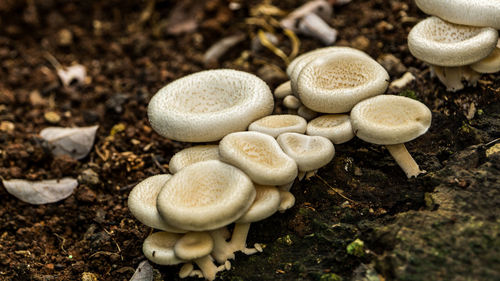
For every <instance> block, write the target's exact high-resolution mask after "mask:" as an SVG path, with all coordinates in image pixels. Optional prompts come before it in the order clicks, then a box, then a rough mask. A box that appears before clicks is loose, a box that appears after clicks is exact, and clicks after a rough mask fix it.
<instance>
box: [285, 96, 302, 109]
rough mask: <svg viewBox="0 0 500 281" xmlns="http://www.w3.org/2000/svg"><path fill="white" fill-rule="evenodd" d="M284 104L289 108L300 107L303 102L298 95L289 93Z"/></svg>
mask: <svg viewBox="0 0 500 281" xmlns="http://www.w3.org/2000/svg"><path fill="white" fill-rule="evenodd" d="M283 105H284V106H285V107H286V108H288V109H299V108H300V106H302V103H301V102H300V100H299V99H298V98H297V97H296V96H294V95H288V96H286V97H285V98H284V99H283Z"/></svg>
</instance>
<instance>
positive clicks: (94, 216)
mask: <svg viewBox="0 0 500 281" xmlns="http://www.w3.org/2000/svg"><path fill="white" fill-rule="evenodd" d="M303 2H305V1H297V0H286V1H265V0H263V1H257V0H256V1H233V4H232V5H230V3H229V2H228V1H223V0H208V1H194V0H191V1H188V0H184V1H161V0H158V1H117V0H112V1H63V0H47V1H36V0H26V1H16V0H2V1H0V121H1V122H2V127H1V128H0V177H1V178H3V179H14V178H23V179H29V180H41V179H52V178H60V177H63V176H72V177H74V178H78V180H79V183H80V184H79V186H78V188H77V190H76V191H75V193H74V194H73V195H72V196H70V197H69V198H67V199H65V200H63V201H61V202H58V203H54V204H47V205H29V204H26V203H23V202H21V201H19V200H17V199H16V198H15V197H13V196H11V195H10V194H8V193H7V192H6V191H5V189H4V188H3V186H2V187H1V188H0V202H1V204H0V280H84V281H88V280H129V279H130V277H131V276H132V274H133V273H134V270H135V268H136V267H137V265H138V264H139V263H140V262H141V261H143V260H144V259H145V257H144V256H143V255H142V252H141V246H142V242H143V240H144V239H145V238H146V237H147V235H148V234H149V233H151V231H152V229H150V228H148V227H146V226H144V225H142V224H141V223H140V222H138V221H137V220H136V219H134V218H133V217H132V216H131V214H130V213H129V211H128V209H127V205H126V202H127V197H128V193H129V192H130V190H131V188H132V187H133V186H134V185H135V184H137V183H138V182H140V181H141V180H143V179H145V178H146V177H148V176H152V175H156V174H160V173H164V172H165V171H166V170H167V168H168V162H169V160H170V158H171V157H172V155H173V154H174V153H175V152H177V151H179V150H180V149H182V148H185V147H187V146H189V144H186V143H179V142H175V141H171V140H168V139H165V138H163V137H160V136H159V135H158V134H156V133H155V132H154V131H153V130H152V129H151V127H150V125H149V123H148V120H147V115H146V108H147V104H148V101H149V99H150V98H151V97H152V95H154V93H155V92H156V91H157V90H158V89H159V88H161V87H162V86H164V85H165V84H166V83H168V82H170V81H172V80H174V79H177V78H180V77H183V76H185V75H187V74H190V73H193V72H197V71H200V70H203V69H207V68H222V67H226V68H234V69H239V70H244V71H247V72H250V73H254V74H257V75H258V76H260V77H261V78H262V79H264V80H265V81H266V82H267V83H268V84H269V85H270V87H271V88H272V89H273V88H274V87H276V86H277V85H279V84H280V83H282V82H284V81H286V79H287V77H286V75H285V73H284V69H285V68H286V64H285V61H284V60H283V59H281V58H280V57H279V56H277V55H276V54H275V53H273V52H271V51H270V50H268V49H265V48H263V49H262V48H261V49H252V47H251V42H252V40H253V39H254V38H255V36H256V34H257V32H258V30H259V29H263V30H265V29H266V27H267V28H268V25H269V24H271V26H272V23H273V22H275V21H276V20H279V19H281V18H282V17H283V15H282V14H280V13H273V12H272V11H271V9H269V6H265V5H264V4H270V5H272V6H274V7H276V8H279V9H281V10H283V11H286V12H289V11H292V10H293V9H295V8H296V7H298V6H300V5H301V4H302V3H303ZM234 3H236V5H235V4H234ZM230 7H231V8H230ZM266 7H267V9H266ZM424 17H425V15H424V14H423V13H421V12H420V11H419V10H418V9H417V7H416V6H415V4H414V3H413V2H412V1H409V0H406V1H387V0H366V1H361V0H353V2H352V3H350V4H347V5H345V6H338V7H335V11H334V16H333V18H332V19H331V20H330V22H329V24H330V25H331V26H332V27H334V28H336V29H337V30H338V32H339V38H338V40H337V42H336V44H335V45H339V46H351V47H355V48H358V49H361V50H364V51H365V52H367V53H368V54H369V55H371V56H372V57H374V58H376V59H377V60H378V61H379V62H381V63H382V65H383V66H384V67H386V69H387V70H388V72H389V74H390V75H391V80H394V79H397V78H399V77H401V76H402V74H404V73H405V72H407V71H409V72H411V73H413V74H414V75H415V77H416V78H417V79H416V80H415V81H414V82H411V83H410V84H408V85H407V86H406V87H405V88H404V89H399V90H390V91H389V93H393V94H402V95H406V96H411V97H413V98H416V99H418V100H420V101H422V102H423V103H425V104H426V105H427V106H428V107H429V108H430V109H431V110H432V114H433V121H432V126H431V128H430V130H429V132H428V133H427V134H425V135H423V136H422V137H420V138H418V139H416V140H414V141H412V142H410V143H408V144H407V147H408V149H409V151H410V152H411V154H412V155H413V156H414V157H415V159H416V161H417V162H418V163H419V164H420V165H421V167H422V168H423V169H425V170H426V171H427V174H426V175H423V176H420V177H418V178H417V179H407V178H406V176H405V175H404V173H403V172H402V171H401V170H400V169H399V167H398V166H397V165H396V164H395V162H394V161H393V159H392V158H391V157H390V155H389V154H388V152H387V151H386V150H385V149H384V148H383V147H381V146H376V145H371V144H368V143H365V142H363V141H361V140H359V139H354V140H352V141H350V142H348V143H346V144H342V145H336V156H335V158H334V160H333V161H332V162H331V163H330V164H329V165H328V166H326V167H324V168H322V169H321V170H320V171H319V173H318V176H317V177H313V178H311V180H309V181H302V182H296V183H295V184H294V186H293V187H292V190H291V191H292V193H294V194H295V196H296V199H297V202H296V205H295V206H294V207H293V208H292V209H290V210H288V211H287V212H286V213H284V214H276V215H274V216H272V217H271V218H269V219H267V220H264V221H262V222H259V223H254V224H253V225H252V227H251V229H250V234H249V244H253V243H254V242H261V243H263V244H264V245H265V246H266V247H265V249H264V252H263V253H260V254H256V255H253V256H250V257H247V256H244V255H240V254H238V255H237V256H236V259H235V261H234V262H233V263H232V265H233V268H232V269H231V270H230V271H226V272H223V273H221V274H219V278H220V280H321V281H327V280H341V279H344V280H370V281H373V280H380V281H383V280H500V270H499V269H500V259H499V257H498V253H499V252H500V239H499V237H498V235H499V232H500V218H499V216H498V214H500V201H499V200H500V194H499V189H498V187H499V186H500V147H499V144H498V143H497V142H498V138H500V76H498V75H483V76H482V78H481V80H480V81H479V83H478V85H477V86H476V87H474V88H472V87H467V88H465V89H464V90H461V91H458V92H456V93H448V92H446V91H444V87H443V86H442V85H441V84H439V83H438V81H437V80H436V79H433V78H431V77H430V75H429V70H428V67H427V66H426V65H425V64H424V63H422V62H421V61H419V60H417V59H415V58H414V57H413V56H411V54H410V53H409V51H408V47H407V44H406V37H407V34H408V32H409V30H410V28H411V27H412V26H413V25H415V24H416V22H418V20H419V19H422V18H424ZM188 19H189V20H188ZM274 32H275V35H276V36H277V38H278V40H279V41H278V43H277V46H278V47H279V48H280V49H281V50H283V51H284V52H285V54H290V52H291V51H292V49H293V45H292V43H291V41H290V40H289V38H288V37H287V36H286V35H285V34H284V33H283V30H281V29H279V28H275V30H274ZM235 34H243V35H242V36H244V40H242V41H241V42H240V43H238V44H237V45H236V46H234V47H232V48H230V49H229V51H228V52H227V53H225V54H224V55H223V56H222V57H220V58H219V59H218V61H212V62H210V63H205V62H204V61H203V54H204V53H205V51H206V50H207V49H208V48H209V47H210V46H212V45H213V44H214V43H215V42H217V41H218V40H220V39H221V38H223V37H226V36H231V35H235ZM299 39H300V43H301V45H300V53H303V52H305V51H308V50H312V49H315V48H318V47H321V46H322V44H321V43H320V42H319V41H318V40H317V39H313V38H309V37H304V36H299ZM50 57H54V58H56V59H57V60H58V61H59V62H60V64H62V65H64V66H70V65H72V64H81V65H83V66H85V68H86V69H87V75H88V76H87V78H86V79H85V81H84V82H83V83H82V84H80V85H71V86H68V87H64V86H63V85H62V84H61V82H60V81H59V79H58V77H57V74H56V71H55V68H54V66H53V65H52V64H51V63H50V60H49V58H50ZM276 111H277V112H282V109H281V108H279V107H278V108H277V110H276ZM48 112H52V113H51V114H52V115H54V113H55V115H56V116H57V117H59V118H50V115H47V113H48ZM47 116H49V117H47ZM52 117H54V116H52ZM58 119H59V120H58ZM12 125H13V126H12ZM54 125H57V126H63V127H70V126H90V125H99V130H98V133H97V137H96V142H95V145H94V148H93V149H92V151H91V153H90V154H89V156H87V157H86V158H84V159H82V160H79V161H78V160H74V159H72V158H69V157H53V156H51V153H50V151H49V149H48V147H47V143H46V142H44V141H43V140H42V139H41V138H40V136H39V135H38V133H39V132H40V130H41V129H43V128H45V127H48V126H54ZM356 239H359V240H361V241H363V242H364V246H360V244H359V243H354V244H352V242H353V241H355V240H356ZM359 240H357V241H358V242H359ZM355 245H358V246H357V247H355ZM154 268H155V272H156V274H157V276H156V277H157V278H159V280H161V279H163V280H178V277H177V272H178V270H179V266H172V267H168V266H156V265H155V266H154ZM188 280H189V279H188ZM193 280H196V279H193Z"/></svg>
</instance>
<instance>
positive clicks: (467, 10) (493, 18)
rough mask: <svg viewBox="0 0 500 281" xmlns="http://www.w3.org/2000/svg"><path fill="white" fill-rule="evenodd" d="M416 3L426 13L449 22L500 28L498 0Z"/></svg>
mask: <svg viewBox="0 0 500 281" xmlns="http://www.w3.org/2000/svg"><path fill="white" fill-rule="evenodd" d="M415 3H416V4H417V6H418V7H419V8H420V10H422V11H423V12H425V13H426V14H429V15H433V16H438V17H440V18H442V19H444V20H446V21H449V22H453V23H457V24H463V25H472V26H489V27H493V28H495V29H500V16H499V15H500V2H498V0H415Z"/></svg>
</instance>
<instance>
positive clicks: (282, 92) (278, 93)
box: [274, 80, 292, 99]
mask: <svg viewBox="0 0 500 281" xmlns="http://www.w3.org/2000/svg"><path fill="white" fill-rule="evenodd" d="M291 94H292V85H291V83H290V80H288V81H286V82H284V83H283V84H281V85H279V86H278V87H276V89H274V97H275V98H277V99H282V98H285V97H286V96H288V95H291Z"/></svg>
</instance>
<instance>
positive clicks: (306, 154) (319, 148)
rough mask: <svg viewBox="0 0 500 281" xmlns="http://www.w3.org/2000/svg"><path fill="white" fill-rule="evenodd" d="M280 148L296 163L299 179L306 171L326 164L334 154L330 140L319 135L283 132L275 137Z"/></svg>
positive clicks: (314, 169)
mask: <svg viewBox="0 0 500 281" xmlns="http://www.w3.org/2000/svg"><path fill="white" fill-rule="evenodd" d="M277 141H278V143H279V145H280V146H281V149H283V151H284V152H285V153H286V154H287V155H288V156H290V157H291V158H292V159H293V160H295V162H296V163H297V167H298V168H299V180H300V179H301V177H302V176H303V175H304V174H305V173H306V172H311V171H316V170H317V169H319V168H321V167H323V166H325V165H326V164H328V163H329V162H330V161H331V160H332V159H333V156H334V155H335V148H334V147H333V144H332V142H331V141H330V140H329V139H327V138H325V137H321V136H308V135H302V134H297V133H284V134H281V135H279V137H278V138H277Z"/></svg>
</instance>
